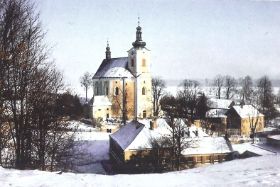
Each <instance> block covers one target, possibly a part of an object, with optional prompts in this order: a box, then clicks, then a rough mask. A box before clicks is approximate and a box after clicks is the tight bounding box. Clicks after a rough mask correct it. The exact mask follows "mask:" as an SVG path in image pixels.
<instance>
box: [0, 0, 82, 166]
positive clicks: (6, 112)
mask: <svg viewBox="0 0 280 187" xmlns="http://www.w3.org/2000/svg"><path fill="white" fill-rule="evenodd" d="M39 18H40V16H39V14H37V13H36V11H35V8H34V4H32V3H31V2H30V1H28V0H0V125H1V126H0V155H1V156H2V157H1V158H0V165H2V166H7V167H15V168H18V169H25V168H39V169H42V170H45V169H46V167H47V166H49V165H50V167H51V170H53V169H55V168H54V166H58V165H59V164H62V163H63V159H64V158H63V154H64V153H65V152H67V150H69V149H70V147H71V146H70V145H71V143H73V139H72V136H71V135H70V134H69V133H67V132H66V131H65V129H66V127H67V125H68V123H67V121H66V120H64V116H65V115H66V114H67V113H68V114H69V113H71V114H73V113H75V114H76V115H80V114H79V111H69V110H67V109H69V108H71V107H65V106H63V105H65V103H66V102H65V100H67V99H68V101H69V100H71V101H72V103H76V104H75V105H76V106H79V101H78V98H77V97H76V98H75V97H73V96H68V97H67V93H66V94H63V93H61V91H62V90H65V86H64V84H63V76H62V74H61V73H60V72H59V71H58V70H57V69H56V67H55V64H54V62H53V61H52V60H51V58H50V56H49V48H48V47H47V45H46V44H45V43H44V36H45V32H44V31H43V30H42V26H41V23H40V20H39ZM69 98H70V99H69ZM73 108H74V107H73ZM66 110H67V111H66ZM73 110H75V109H73ZM7 149H8V150H9V151H7Z"/></svg>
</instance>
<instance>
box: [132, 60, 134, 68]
mask: <svg viewBox="0 0 280 187" xmlns="http://www.w3.org/2000/svg"><path fill="white" fill-rule="evenodd" d="M131 67H134V60H133V59H131Z"/></svg>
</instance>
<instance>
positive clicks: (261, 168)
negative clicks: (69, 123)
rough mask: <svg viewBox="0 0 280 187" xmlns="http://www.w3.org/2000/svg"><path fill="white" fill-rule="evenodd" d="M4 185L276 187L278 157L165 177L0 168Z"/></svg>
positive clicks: (279, 182)
mask: <svg viewBox="0 0 280 187" xmlns="http://www.w3.org/2000/svg"><path fill="white" fill-rule="evenodd" d="M0 181H1V182H0V183H1V186H2V187H8V186H18V187H20V186H30V187H38V186H44V187H46V186H62V187H63V186H66V187H72V186H73V187H76V186H97V187H98V186H116V187H117V186H135V187H137V186H141V187H142V186H154V187H157V186H159V187H165V186H187V185H193V186H279V185H280V156H279V155H266V156H260V157H253V158H247V159H242V160H234V161H230V162H224V163H222V164H215V165H210V166H207V167H201V168H195V169H189V170H184V171H180V172H171V173H165V174H138V175H100V174H74V173H62V174H56V173H50V172H43V171H38V170H26V171H19V170H14V169H3V168H0Z"/></svg>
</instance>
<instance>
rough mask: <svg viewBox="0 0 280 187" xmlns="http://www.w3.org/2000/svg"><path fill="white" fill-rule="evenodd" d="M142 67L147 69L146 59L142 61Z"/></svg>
mask: <svg viewBox="0 0 280 187" xmlns="http://www.w3.org/2000/svg"><path fill="white" fill-rule="evenodd" d="M142 66H143V67H145V66H146V59H143V60H142Z"/></svg>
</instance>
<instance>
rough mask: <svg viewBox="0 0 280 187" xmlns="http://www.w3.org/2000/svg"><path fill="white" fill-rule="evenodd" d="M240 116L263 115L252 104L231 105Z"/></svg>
mask: <svg viewBox="0 0 280 187" xmlns="http://www.w3.org/2000/svg"><path fill="white" fill-rule="evenodd" d="M232 108H233V109H234V110H235V111H236V113H237V114H238V115H239V116H240V117H241V118H249V117H258V116H263V114H262V113H260V112H259V111H258V110H257V109H256V108H255V107H253V106H252V105H235V106H233V107H232Z"/></svg>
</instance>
